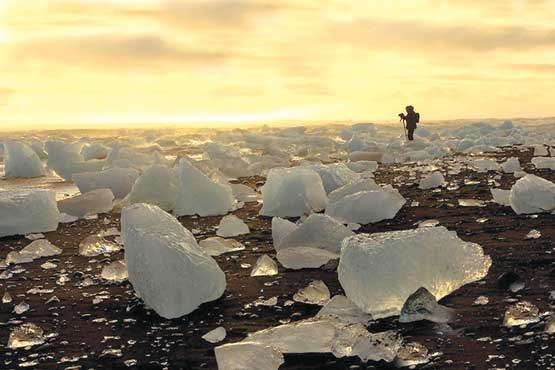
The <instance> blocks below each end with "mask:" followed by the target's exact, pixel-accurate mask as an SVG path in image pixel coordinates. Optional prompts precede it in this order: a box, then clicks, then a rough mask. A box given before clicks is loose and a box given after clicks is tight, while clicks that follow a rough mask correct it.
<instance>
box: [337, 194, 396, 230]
mask: <svg viewBox="0 0 555 370" xmlns="http://www.w3.org/2000/svg"><path fill="white" fill-rule="evenodd" d="M405 203H406V200H405V198H403V196H402V195H401V194H399V192H398V191H397V190H395V189H383V190H374V191H361V192H358V193H355V194H351V195H348V196H346V197H343V198H341V199H340V200H338V201H337V202H334V203H330V204H329V205H328V207H327V208H326V214H327V215H329V216H331V217H333V218H335V219H336V220H338V221H339V222H342V223H345V224H348V223H357V224H361V225H366V224H370V223H374V222H379V221H382V220H389V219H392V218H394V217H395V215H396V214H397V212H398V211H399V210H400V209H401V208H402V207H403V205H404V204H405Z"/></svg>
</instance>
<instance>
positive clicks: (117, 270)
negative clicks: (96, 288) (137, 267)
mask: <svg viewBox="0 0 555 370" xmlns="http://www.w3.org/2000/svg"><path fill="white" fill-rule="evenodd" d="M100 277H102V278H103V279H104V280H108V281H115V282H121V281H125V280H127V278H128V274H127V266H126V265H125V261H124V260H120V261H114V262H112V263H110V264H109V265H106V266H104V267H103V268H102V272H101V273H100Z"/></svg>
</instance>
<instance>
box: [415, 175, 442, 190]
mask: <svg viewBox="0 0 555 370" xmlns="http://www.w3.org/2000/svg"><path fill="white" fill-rule="evenodd" d="M444 182H445V177H443V174H442V173H441V172H439V171H435V172H432V173H430V174H428V175H427V176H426V177H423V178H422V179H421V180H420V184H419V185H418V188H419V189H421V190H427V189H435V188H437V187H440V186H441V185H442V184H443V183H444Z"/></svg>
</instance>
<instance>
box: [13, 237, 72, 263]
mask: <svg viewBox="0 0 555 370" xmlns="http://www.w3.org/2000/svg"><path fill="white" fill-rule="evenodd" d="M19 253H20V254H23V255H26V256H30V257H31V258H33V259H37V258H41V257H52V256H57V255H59V254H62V250H61V249H60V248H58V247H56V246H55V245H53V244H52V243H50V242H49V241H48V240H46V239H38V240H35V241H33V242H31V243H30V244H29V245H27V246H26V247H25V248H23V249H22V250H20V251H19Z"/></svg>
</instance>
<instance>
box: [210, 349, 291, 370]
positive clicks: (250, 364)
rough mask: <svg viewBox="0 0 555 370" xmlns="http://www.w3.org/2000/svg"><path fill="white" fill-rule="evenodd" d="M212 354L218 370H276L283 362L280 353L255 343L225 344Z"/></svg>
mask: <svg viewBox="0 0 555 370" xmlns="http://www.w3.org/2000/svg"><path fill="white" fill-rule="evenodd" d="M214 352H215V354H216V362H217V363H218V370H278V368H279V367H280V366H281V365H282V364H283V362H284V360H283V355H282V354H281V352H279V351H278V350H276V349H275V348H273V347H271V346H268V345H264V344H260V343H255V342H240V343H232V344H225V345H223V346H219V347H216V348H215V349H214Z"/></svg>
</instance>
